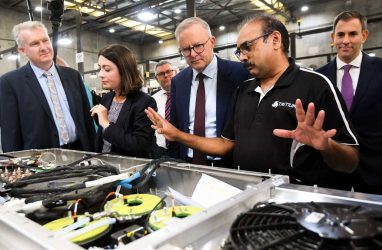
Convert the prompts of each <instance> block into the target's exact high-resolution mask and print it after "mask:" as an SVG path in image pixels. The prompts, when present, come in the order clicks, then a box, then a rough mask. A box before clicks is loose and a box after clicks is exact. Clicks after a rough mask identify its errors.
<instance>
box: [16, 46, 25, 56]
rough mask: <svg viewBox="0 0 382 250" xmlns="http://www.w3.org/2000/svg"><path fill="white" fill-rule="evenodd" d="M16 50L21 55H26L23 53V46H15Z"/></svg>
mask: <svg viewBox="0 0 382 250" xmlns="http://www.w3.org/2000/svg"><path fill="white" fill-rule="evenodd" d="M17 51H18V52H19V53H20V54H21V55H23V56H26V55H25V49H24V48H23V47H19V48H17Z"/></svg>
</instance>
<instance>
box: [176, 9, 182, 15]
mask: <svg viewBox="0 0 382 250" xmlns="http://www.w3.org/2000/svg"><path fill="white" fill-rule="evenodd" d="M174 12H175V13H176V14H180V13H181V12H182V10H181V9H175V10H174Z"/></svg>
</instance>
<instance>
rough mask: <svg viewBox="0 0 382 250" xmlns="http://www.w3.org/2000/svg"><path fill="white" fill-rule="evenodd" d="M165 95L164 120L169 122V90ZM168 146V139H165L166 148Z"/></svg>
mask: <svg viewBox="0 0 382 250" xmlns="http://www.w3.org/2000/svg"><path fill="white" fill-rule="evenodd" d="M166 96H167V99H166V106H165V119H166V121H168V122H170V121H171V117H170V115H171V96H170V92H166ZM169 146H170V142H169V141H168V140H166V148H169Z"/></svg>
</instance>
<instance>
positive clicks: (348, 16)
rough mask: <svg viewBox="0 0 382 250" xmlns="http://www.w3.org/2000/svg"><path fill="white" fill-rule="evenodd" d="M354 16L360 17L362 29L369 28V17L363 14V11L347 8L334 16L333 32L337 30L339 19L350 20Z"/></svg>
mask: <svg viewBox="0 0 382 250" xmlns="http://www.w3.org/2000/svg"><path fill="white" fill-rule="evenodd" d="M353 18H355V19H358V20H359V21H360V22H361V27H362V30H366V29H367V18H366V17H365V16H364V15H362V14H361V13H359V12H358V11H355V10H346V11H343V12H341V13H340V14H338V15H337V16H336V17H335V18H334V23H333V32H335V30H336V26H337V23H338V22H339V21H341V20H342V21H348V20H350V19H353Z"/></svg>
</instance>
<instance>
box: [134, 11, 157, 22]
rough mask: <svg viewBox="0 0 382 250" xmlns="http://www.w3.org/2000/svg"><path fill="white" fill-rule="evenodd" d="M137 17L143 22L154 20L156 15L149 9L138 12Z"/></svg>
mask: <svg viewBox="0 0 382 250" xmlns="http://www.w3.org/2000/svg"><path fill="white" fill-rule="evenodd" d="M138 18H139V19H141V20H142V21H144V22H147V21H151V20H154V19H155V18H156V15H154V14H153V13H152V12H150V11H142V12H141V13H139V14H138Z"/></svg>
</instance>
